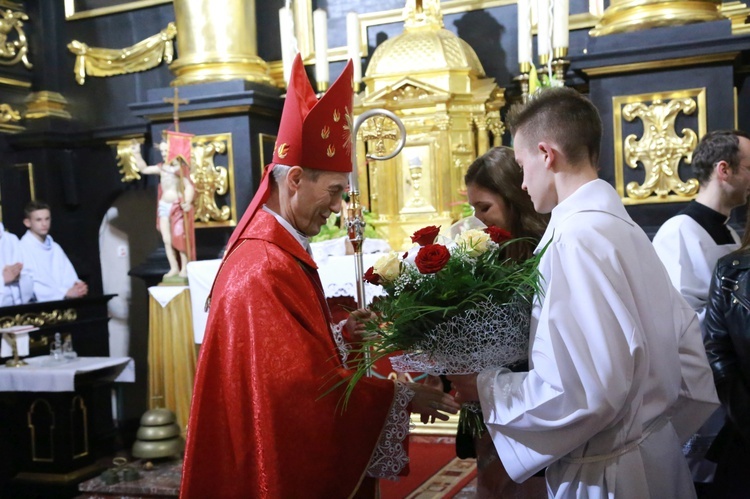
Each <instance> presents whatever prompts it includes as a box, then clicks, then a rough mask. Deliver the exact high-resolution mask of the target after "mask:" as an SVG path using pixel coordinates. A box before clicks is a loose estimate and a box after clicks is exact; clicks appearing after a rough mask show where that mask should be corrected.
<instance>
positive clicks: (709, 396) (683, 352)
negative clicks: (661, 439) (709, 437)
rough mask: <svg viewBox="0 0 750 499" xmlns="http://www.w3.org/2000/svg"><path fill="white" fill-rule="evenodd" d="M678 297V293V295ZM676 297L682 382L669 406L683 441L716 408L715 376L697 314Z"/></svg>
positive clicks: (676, 428) (673, 423) (718, 404)
mask: <svg viewBox="0 0 750 499" xmlns="http://www.w3.org/2000/svg"><path fill="white" fill-rule="evenodd" d="M678 298H679V297H678ZM680 301H681V300H675V302H677V303H675V306H674V310H675V314H676V315H677V314H679V315H681V317H682V319H681V320H680V319H679V318H678V319H677V320H679V321H680V322H678V323H681V324H683V328H682V334H681V335H680V339H679V353H680V374H681V384H680V392H679V397H678V399H677V402H676V403H675V404H674V406H672V408H671V410H670V413H669V415H670V417H671V419H672V425H673V426H674V428H675V431H676V432H677V436H678V437H679V438H680V441H681V442H683V443H684V442H685V441H686V440H687V439H688V438H690V436H691V435H693V434H694V433H695V432H696V431H698V429H699V428H700V427H701V425H702V424H703V422H704V421H706V419H708V417H709V416H711V414H713V412H714V411H715V410H716V409H718V408H719V406H720V402H719V398H718V396H717V395H716V387H715V385H714V377H713V373H712V372H711V367H710V365H709V363H708V359H707V357H706V348H705V347H704V346H703V339H702V336H701V329H700V326H699V323H698V318H697V316H696V315H695V314H694V313H693V312H692V311H691V310H689V309H688V308H687V307H686V306H685V305H683V307H682V309H681V308H680V305H679V302H680Z"/></svg>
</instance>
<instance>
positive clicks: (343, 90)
mask: <svg viewBox="0 0 750 499" xmlns="http://www.w3.org/2000/svg"><path fill="white" fill-rule="evenodd" d="M353 73H354V66H352V61H349V62H348V63H347V64H346V67H345V68H344V71H342V72H341V75H340V76H339V77H338V78H337V79H336V81H335V82H334V83H333V85H331V86H330V87H329V88H328V91H327V92H326V93H325V94H324V95H323V97H321V98H320V100H318V98H317V97H316V95H315V91H314V90H313V88H312V85H310V80H308V79H307V73H305V66H304V65H303V64H302V58H301V57H300V56H299V54H297V56H296V57H295V58H294V64H293V65H292V74H291V76H290V78H289V85H287V91H286V101H285V102H284V109H283V111H282V112H281V123H280V124H279V133H278V135H277V136H276V137H277V138H276V146H275V147H274V151H273V163H271V164H270V165H268V166H267V167H266V170H265V172H264V176H263V179H262V180H261V183H260V186H258V190H257V191H256V193H255V196H254V197H253V200H252V201H251V202H250V206H248V207H247V210H245V214H244V215H243V216H242V220H240V222H239V223H238V224H237V227H235V229H234V232H232V237H230V238H229V242H228V243H227V249H226V251H225V253H224V254H225V255H229V254H230V253H231V252H232V249H233V248H234V246H235V245H236V244H237V240H238V239H239V238H240V236H241V235H242V233H243V232H244V231H245V228H246V227H247V225H248V224H249V223H250V220H251V219H252V218H253V215H255V212H256V211H258V208H260V207H261V206H262V205H263V204H264V203H265V202H266V201H268V196H269V194H270V192H271V186H270V183H269V176H270V172H271V170H273V167H274V166H275V165H277V164H278V165H286V166H301V167H303V168H312V169H315V170H325V171H332V172H342V173H349V172H351V171H352V142H351V140H352V138H351V130H352V124H353V120H352V115H351V113H352V107H353V103H354V89H353V87H352V76H353Z"/></svg>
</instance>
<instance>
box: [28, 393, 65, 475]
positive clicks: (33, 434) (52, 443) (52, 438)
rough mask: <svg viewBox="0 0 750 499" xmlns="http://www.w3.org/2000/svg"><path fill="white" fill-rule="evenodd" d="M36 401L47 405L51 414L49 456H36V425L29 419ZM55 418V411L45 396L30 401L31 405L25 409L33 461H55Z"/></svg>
mask: <svg viewBox="0 0 750 499" xmlns="http://www.w3.org/2000/svg"><path fill="white" fill-rule="evenodd" d="M37 403H40V404H41V403H44V404H45V405H46V406H47V409H48V411H49V413H50V414H51V415H52V425H51V426H50V428H51V430H50V443H49V445H50V457H49V458H46V457H37V452H36V426H35V425H34V424H33V422H32V421H31V419H32V415H33V414H34V409H35V408H36V405H37ZM56 421H57V418H56V417H55V411H54V410H52V404H50V403H49V401H48V400H47V399H45V398H38V399H36V400H35V401H34V402H32V403H31V406H29V410H28V411H26V425H27V426H26V427H27V428H28V429H29V433H30V434H29V438H30V439H31V460H32V461H33V462H35V463H54V462H55V436H54V434H55V428H57V425H56Z"/></svg>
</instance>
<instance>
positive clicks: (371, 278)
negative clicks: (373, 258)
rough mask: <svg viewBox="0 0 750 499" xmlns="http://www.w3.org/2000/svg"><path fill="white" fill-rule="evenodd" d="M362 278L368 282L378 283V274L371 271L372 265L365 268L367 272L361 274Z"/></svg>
mask: <svg viewBox="0 0 750 499" xmlns="http://www.w3.org/2000/svg"><path fill="white" fill-rule="evenodd" d="M362 278H363V279H364V280H365V281H367V282H369V283H370V284H378V285H379V284H380V283H381V281H380V275H379V274H376V273H375V272H373V270H372V267H370V268H369V269H367V272H365V275H363V276H362Z"/></svg>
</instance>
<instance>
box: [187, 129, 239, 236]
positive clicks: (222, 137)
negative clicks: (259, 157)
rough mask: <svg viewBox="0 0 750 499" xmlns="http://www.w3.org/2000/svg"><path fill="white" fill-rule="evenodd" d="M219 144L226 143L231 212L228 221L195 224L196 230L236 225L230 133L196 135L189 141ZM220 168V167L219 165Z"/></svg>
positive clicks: (235, 200)
mask: <svg viewBox="0 0 750 499" xmlns="http://www.w3.org/2000/svg"><path fill="white" fill-rule="evenodd" d="M215 141H216V142H220V141H226V143H227V152H226V156H227V166H226V168H227V175H228V178H229V209H230V210H231V211H230V213H231V215H230V218H229V220H227V221H225V222H220V221H216V220H212V221H210V222H198V221H196V222H195V228H196V229H206V228H213V227H234V226H236V225H237V194H236V191H235V185H234V148H233V146H232V133H231V132H224V133H217V134H213V135H196V136H195V137H193V138H192V139H191V142H192V144H193V145H195V144H196V143H200V144H202V143H208V142H215ZM219 166H221V165H219Z"/></svg>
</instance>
